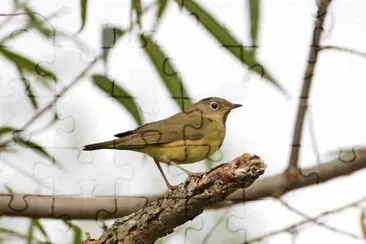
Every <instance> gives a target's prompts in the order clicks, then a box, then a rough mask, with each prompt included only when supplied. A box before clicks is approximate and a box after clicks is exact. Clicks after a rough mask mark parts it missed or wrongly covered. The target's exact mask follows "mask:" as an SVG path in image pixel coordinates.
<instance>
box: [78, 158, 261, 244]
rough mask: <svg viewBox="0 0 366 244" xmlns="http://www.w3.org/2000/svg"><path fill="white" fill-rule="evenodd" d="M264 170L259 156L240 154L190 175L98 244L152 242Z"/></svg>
mask: <svg viewBox="0 0 366 244" xmlns="http://www.w3.org/2000/svg"><path fill="white" fill-rule="evenodd" d="M265 168H266V165H265V164H264V163H263V162H262V160H261V159H260V158H259V157H257V156H255V155H252V154H243V155H242V156H240V157H238V158H236V159H234V160H233V161H231V162H230V163H227V164H223V165H220V166H218V167H216V168H214V169H213V170H211V171H209V172H208V173H200V174H197V175H194V176H190V177H189V178H188V179H187V180H186V181H185V182H184V183H181V184H180V185H179V186H178V187H177V188H175V189H174V190H172V191H169V192H167V193H166V194H165V196H164V198H161V199H158V200H156V201H154V202H151V203H149V204H148V205H147V206H145V207H143V208H141V209H140V210H138V211H136V212H134V213H132V214H130V215H129V216H125V217H123V218H120V219H117V220H116V221H115V222H114V224H113V225H112V226H111V227H110V228H108V229H107V230H106V231H105V232H104V233H103V235H102V236H101V237H100V239H99V242H97V243H154V242H155V241H156V240H157V239H158V238H160V237H163V236H165V235H167V234H169V233H172V232H173V230H174V228H175V227H177V226H179V225H182V224H184V223H185V222H187V221H189V220H192V219H193V218H195V217H196V216H198V215H199V214H201V213H202V212H203V209H204V208H205V207H208V206H211V205H214V204H216V203H218V202H221V201H223V200H224V199H225V198H226V196H227V195H229V194H230V193H231V192H233V191H235V190H237V189H239V188H246V187H249V186H250V185H251V184H252V183H253V182H254V181H255V180H256V179H257V178H258V177H259V176H260V175H262V174H263V173H264V170H265ZM90 241H92V242H93V243H95V240H90ZM85 243H88V241H85Z"/></svg>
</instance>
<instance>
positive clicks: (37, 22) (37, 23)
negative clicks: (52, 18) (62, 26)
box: [24, 7, 55, 38]
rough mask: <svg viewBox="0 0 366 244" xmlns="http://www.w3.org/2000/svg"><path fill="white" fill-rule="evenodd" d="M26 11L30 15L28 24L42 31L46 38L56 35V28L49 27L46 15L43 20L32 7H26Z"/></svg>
mask: <svg viewBox="0 0 366 244" xmlns="http://www.w3.org/2000/svg"><path fill="white" fill-rule="evenodd" d="M24 11H25V12H26V13H27V16H28V19H29V20H28V25H29V26H31V27H34V28H35V29H36V30H37V31H38V32H39V33H41V34H42V35H43V36H44V37H46V38H52V37H54V32H55V31H54V30H52V29H50V28H48V27H47V26H46V25H45V23H47V21H48V20H47V19H46V17H44V19H45V20H41V19H40V18H39V17H38V16H37V14H36V13H35V12H33V11H32V10H31V9H30V8H28V7H25V8H24Z"/></svg>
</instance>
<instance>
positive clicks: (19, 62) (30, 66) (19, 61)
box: [0, 46, 57, 82]
mask: <svg viewBox="0 0 366 244" xmlns="http://www.w3.org/2000/svg"><path fill="white" fill-rule="evenodd" d="M0 54H2V55H3V56H4V57H5V58H7V59H8V60H9V61H11V62H13V63H14V64H15V65H16V66H19V67H20V68H21V69H23V70H25V71H28V72H30V73H32V74H36V75H39V76H43V77H44V76H48V77H50V78H52V80H54V81H55V82H56V81H57V78H56V75H55V74H53V73H52V72H51V71H49V70H47V69H45V68H43V67H42V66H41V65H39V64H36V63H35V62H33V61H31V60H30V59H28V58H25V57H23V56H20V55H19V54H17V53H15V52H12V51H9V50H7V49H5V48H4V47H1V46H0Z"/></svg>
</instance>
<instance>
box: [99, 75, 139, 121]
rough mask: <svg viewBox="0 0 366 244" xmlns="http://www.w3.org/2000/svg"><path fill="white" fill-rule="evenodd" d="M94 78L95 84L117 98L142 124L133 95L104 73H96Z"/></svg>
mask: <svg viewBox="0 0 366 244" xmlns="http://www.w3.org/2000/svg"><path fill="white" fill-rule="evenodd" d="M92 78H93V82H94V84H96V85H97V86H98V87H99V88H100V89H101V90H102V91H104V92H105V93H107V94H108V95H109V96H111V97H113V98H114V99H116V100H117V101H118V102H119V104H121V105H122V106H123V107H125V108H126V109H127V111H128V112H129V113H130V114H131V115H132V116H133V118H134V119H135V121H136V122H137V124H139V125H141V124H142V118H141V115H140V112H139V110H138V108H137V104H136V102H135V100H134V98H133V96H131V95H130V94H129V93H128V92H127V91H126V90H124V89H123V88H122V87H121V86H119V85H118V84H117V83H116V82H115V81H112V80H111V79H109V78H108V77H106V76H104V75H101V74H96V75H93V76H92Z"/></svg>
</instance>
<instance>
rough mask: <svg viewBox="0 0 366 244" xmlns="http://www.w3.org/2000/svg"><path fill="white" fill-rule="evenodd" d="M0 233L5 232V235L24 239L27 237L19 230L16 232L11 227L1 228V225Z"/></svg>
mask: <svg viewBox="0 0 366 244" xmlns="http://www.w3.org/2000/svg"><path fill="white" fill-rule="evenodd" d="M0 234H7V235H11V236H16V237H19V238H24V239H26V238H27V236H26V235H24V234H22V233H20V232H17V231H15V230H11V229H6V228H3V227H0Z"/></svg>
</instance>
